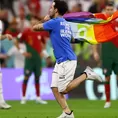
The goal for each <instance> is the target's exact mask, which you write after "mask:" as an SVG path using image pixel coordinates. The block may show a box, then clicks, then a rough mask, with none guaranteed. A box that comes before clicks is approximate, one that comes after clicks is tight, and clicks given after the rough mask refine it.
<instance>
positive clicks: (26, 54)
mask: <svg viewBox="0 0 118 118" xmlns="http://www.w3.org/2000/svg"><path fill="white" fill-rule="evenodd" d="M23 56H25V57H26V58H31V57H32V54H31V53H29V52H24V53H23Z"/></svg>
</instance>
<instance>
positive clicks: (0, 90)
mask: <svg viewBox="0 0 118 118" xmlns="http://www.w3.org/2000/svg"><path fill="white" fill-rule="evenodd" d="M3 102H5V100H4V97H3V89H2V73H1V72H0V103H3Z"/></svg>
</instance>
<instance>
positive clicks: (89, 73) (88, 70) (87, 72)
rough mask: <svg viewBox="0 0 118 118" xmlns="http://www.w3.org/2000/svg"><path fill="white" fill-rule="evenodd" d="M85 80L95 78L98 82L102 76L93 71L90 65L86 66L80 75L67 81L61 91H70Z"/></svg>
mask: <svg viewBox="0 0 118 118" xmlns="http://www.w3.org/2000/svg"><path fill="white" fill-rule="evenodd" d="M85 80H97V81H99V82H102V78H101V77H100V76H99V75H98V74H97V73H95V72H94V71H93V70H92V69H91V68H90V67H87V68H86V70H85V71H84V72H83V74H82V75H81V76H79V77H77V78H76V79H74V80H72V81H70V83H68V85H67V87H66V89H65V90H64V91H63V93H64V94H66V93H68V92H70V91H71V90H73V89H74V88H76V87H77V86H79V85H80V84H81V83H82V82H83V81H85Z"/></svg>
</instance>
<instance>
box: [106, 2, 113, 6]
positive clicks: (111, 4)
mask: <svg viewBox="0 0 118 118" xmlns="http://www.w3.org/2000/svg"><path fill="white" fill-rule="evenodd" d="M106 6H109V7H114V2H113V1H111V2H107V4H106Z"/></svg>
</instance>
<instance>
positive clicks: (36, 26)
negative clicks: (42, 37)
mask: <svg viewBox="0 0 118 118" xmlns="http://www.w3.org/2000/svg"><path fill="white" fill-rule="evenodd" d="M33 30H35V31H40V30H43V24H42V23H40V24H37V25H34V26H33Z"/></svg>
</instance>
